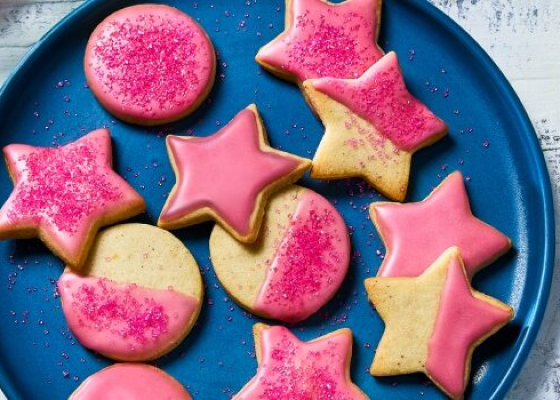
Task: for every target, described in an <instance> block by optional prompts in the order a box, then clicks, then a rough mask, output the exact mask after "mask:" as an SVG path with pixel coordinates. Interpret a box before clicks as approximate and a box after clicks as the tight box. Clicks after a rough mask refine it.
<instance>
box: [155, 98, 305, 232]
mask: <svg viewBox="0 0 560 400" xmlns="http://www.w3.org/2000/svg"><path fill="white" fill-rule="evenodd" d="M167 143H168V146H169V149H170V152H171V153H172V154H173V160H174V162H175V165H176V169H177V171H178V173H177V175H178V182H177V185H176V187H175V191H174V192H172V194H171V197H170V199H169V201H168V203H167V204H166V205H165V206H164V209H163V210H162V213H161V216H160V221H164V222H168V221H173V220H175V219H180V218H181V217H184V216H185V215H187V214H189V213H191V212H194V211H196V210H199V209H202V208H204V207H209V208H211V209H212V210H214V211H215V212H216V213H217V214H218V215H219V216H220V217H221V218H223V219H224V221H225V222H226V223H227V224H228V225H230V226H231V227H232V228H233V229H235V230H236V231H237V232H238V233H240V234H241V235H247V234H249V232H250V231H251V225H250V220H251V215H252V213H253V211H254V210H255V207H256V199H257V196H258V195H259V193H260V192H261V191H263V190H264V189H265V188H266V187H267V186H269V185H271V184H273V183H274V182H275V181H277V180H279V179H281V178H282V177H284V176H286V175H288V174H290V173H291V172H292V171H294V170H295V169H296V168H298V166H299V161H298V160H297V159H294V158H292V157H287V156H283V155H280V154H277V153H272V152H269V151H264V150H263V149H262V148H261V145H260V142H259V131H258V126H257V116H256V115H255V113H254V112H253V111H251V110H248V109H245V110H243V111H241V112H239V113H238V114H237V115H236V116H235V118H234V119H233V120H232V121H231V122H230V123H229V124H227V125H226V126H225V127H223V128H222V129H220V130H219V131H218V132H217V133H216V134H214V135H212V136H209V137H204V138H188V139H185V138H181V137H178V136H168V137H167Z"/></svg>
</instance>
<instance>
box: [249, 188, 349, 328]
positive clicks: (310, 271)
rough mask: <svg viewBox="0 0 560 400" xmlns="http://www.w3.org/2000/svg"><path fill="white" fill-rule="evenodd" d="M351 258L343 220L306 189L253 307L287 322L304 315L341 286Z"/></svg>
mask: <svg viewBox="0 0 560 400" xmlns="http://www.w3.org/2000/svg"><path fill="white" fill-rule="evenodd" d="M349 260H350V239H349V237H348V232H347V230H346V226H345V224H344V220H343V219H342V217H341V216H340V214H339V213H338V212H337V211H336V209H335V208H334V207H333V206H332V205H331V204H330V203H329V202H328V201H327V200H326V199H325V198H324V197H322V196H320V195H319V194H317V193H315V192H313V191H311V190H305V192H304V194H303V196H302V198H301V200H300V201H299V203H298V205H297V208H296V211H295V213H294V215H293V217H292V218H291V221H290V225H289V227H288V229H287V230H286V233H285V235H284V238H283V240H282V241H281V243H280V245H279V247H278V249H277V251H276V254H275V255H274V258H273V261H272V262H271V264H270V267H269V269H268V272H267V276H266V280H265V282H264V284H263V286H262V288H261V290H260V293H259V296H258V298H257V300H256V302H255V305H254V309H255V310H256V311H257V312H261V313H263V314H265V315H268V316H270V317H271V318H276V319H279V320H282V321H286V322H297V321H301V320H304V319H306V318H307V317H309V316H310V315H311V314H313V313H314V312H316V311H317V310H318V309H319V308H321V307H322V306H323V305H324V304H325V303H326V302H327V301H328V300H329V299H330V298H331V297H332V296H333V295H334V293H335V292H336V290H337V289H338V288H339V287H340V285H341V284H342V281H343V279H344V276H345V275H346V271H347V270H348V264H349Z"/></svg>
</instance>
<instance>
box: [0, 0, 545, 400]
mask: <svg viewBox="0 0 560 400" xmlns="http://www.w3.org/2000/svg"><path fill="white" fill-rule="evenodd" d="M383 1H394V0H383ZM104 2H105V3H106V0H86V1H85V2H84V3H83V4H82V5H80V6H78V7H77V8H76V9H74V10H73V11H71V12H70V13H69V14H68V15H66V16H65V17H64V18H62V19H61V20H60V21H59V22H58V23H56V24H55V25H54V26H53V27H52V28H51V29H50V30H49V31H48V32H46V33H45V34H44V35H43V36H42V37H41V38H40V39H39V40H37V42H36V43H35V44H34V45H33V46H32V47H31V48H30V49H29V50H28V52H27V53H26V54H25V55H24V56H23V57H22V58H21V60H20V61H19V62H18V63H17V64H16V66H15V67H14V69H13V70H12V72H11V73H10V74H9V75H8V77H7V78H6V80H5V81H4V84H3V85H2V86H1V87H0V108H1V107H2V106H3V103H4V100H3V99H4V98H5V97H7V95H6V93H8V92H9V90H10V87H11V86H13V85H15V84H17V83H18V81H19V79H20V75H23V74H24V73H25V71H26V68H25V67H26V64H28V63H29V64H33V61H34V59H36V58H38V57H39V56H40V55H41V52H40V51H39V50H40V48H41V47H42V45H43V43H45V42H47V41H50V40H51V39H54V38H56V37H57V36H58V35H59V34H60V32H61V31H63V30H64V29H66V25H67V24H69V23H71V22H73V21H74V20H75V19H77V20H80V19H83V18H87V16H88V13H89V12H90V11H91V10H94V9H96V8H97V7H98V6H101V5H102V4H103V3H104ZM152 2H154V3H161V2H162V1H160V0H155V1H152ZM163 2H165V1H163ZM126 5H127V4H126V2H125V4H123V7H125V6H126ZM406 6H407V7H412V8H415V9H416V10H417V11H418V12H420V13H423V14H425V15H427V17H428V18H431V19H433V20H434V21H436V22H437V23H438V25H439V26H440V27H441V28H443V29H446V30H447V31H448V32H449V33H450V35H451V36H452V37H453V38H455V39H456V40H458V41H459V42H461V43H462V45H463V47H465V48H466V49H468V51H469V52H470V53H471V54H472V55H473V59H474V60H475V62H476V63H478V64H479V65H480V66H481V67H483V69H484V70H485V71H486V72H487V73H489V74H490V75H491V77H492V79H493V81H494V82H495V84H496V88H497V90H498V91H499V92H502V93H504V95H505V96H504V100H505V101H506V103H507V104H509V105H510V106H511V109H512V111H513V113H514V114H515V115H516V117H517V122H518V123H519V126H520V131H522V132H529V133H530V135H527V136H525V144H526V145H527V150H528V153H529V155H530V156H531V159H532V162H533V165H534V169H535V171H534V172H535V175H536V178H537V179H536V183H537V184H538V187H539V189H540V191H539V193H542V197H540V196H539V197H540V199H541V202H542V205H543V217H544V220H543V235H544V238H545V241H544V246H543V266H544V268H543V274H542V275H541V279H540V280H539V281H538V283H539V287H538V290H537V293H536V298H535V302H534V305H533V306H532V307H531V308H530V310H529V311H528V313H527V318H526V319H525V321H526V326H527V328H526V329H525V330H522V331H521V332H520V339H519V340H520V345H519V348H518V351H517V352H516V353H515V355H514V357H513V360H512V362H511V364H510V366H509V367H508V368H507V369H506V371H505V374H504V375H503V377H502V379H501V380H500V382H499V383H498V384H497V386H495V389H494V391H493V393H492V394H491V397H490V399H491V400H496V399H501V398H503V397H505V395H506V394H507V393H508V392H509V390H510V389H511V388H512V387H513V383H514V381H515V379H516V378H517V376H518V375H519V373H520V372H521V370H522V369H523V366H524V364H525V363H526V361H527V360H528V358H529V353H530V351H531V349H532V347H533V345H534V344H535V342H536V338H537V334H538V332H539V330H540V328H541V325H542V322H543V318H544V314H545V312H546V308H547V303H548V299H549V295H550V288H551V285H552V275H553V271H554V257H555V236H556V235H555V221H554V220H555V216H554V203H553V195H552V185H551V183H550V175H549V173H548V168H547V166H546V162H545V158H544V153H543V151H542V149H541V147H540V145H539V143H538V139H537V134H536V131H535V128H534V126H533V124H532V122H531V120H530V118H529V115H528V114H527V111H526V109H525V107H524V106H523V103H522V102H521V100H520V99H519V96H518V95H517V93H516V92H515V90H514V89H513V87H512V86H511V84H510V83H509V81H508V79H507V78H506V76H505V75H504V73H503V72H502V71H501V70H500V68H499V67H498V66H497V65H496V63H495V62H494V61H493V60H492V58H491V57H490V56H489V55H488V53H486V51H485V50H484V49H483V48H482V47H481V45H480V44H479V43H478V42H477V41H476V40H475V39H474V38H473V37H472V36H470V34H469V33H468V32H467V31H465V30H464V29H463V28H462V27H461V26H460V25H459V24H458V23H457V22H455V21H454V20H453V19H452V18H451V17H449V16H448V15H446V14H445V13H444V12H443V11H441V10H440V9H438V8H437V7H436V6H434V5H433V4H431V3H430V2H429V1H428V0H425V1H415V2H406ZM0 389H1V391H2V392H3V393H4V394H5V395H6V396H7V397H8V398H17V397H16V395H17V391H16V389H15V387H14V386H13V385H12V383H11V381H10V380H9V379H7V374H6V371H5V367H4V366H3V365H2V364H1V363H0Z"/></svg>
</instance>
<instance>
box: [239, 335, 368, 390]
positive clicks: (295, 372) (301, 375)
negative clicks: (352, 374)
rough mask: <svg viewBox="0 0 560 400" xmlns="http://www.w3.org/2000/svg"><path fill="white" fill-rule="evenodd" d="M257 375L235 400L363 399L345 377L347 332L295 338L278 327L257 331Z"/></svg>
mask: <svg viewBox="0 0 560 400" xmlns="http://www.w3.org/2000/svg"><path fill="white" fill-rule="evenodd" d="M260 346H261V352H262V361H261V362H260V365H259V368H258V370H257V375H256V376H255V377H254V378H253V379H252V380H251V381H250V382H249V383H248V384H247V385H246V386H245V387H244V388H243V389H242V390H241V391H240V392H239V393H238V394H237V395H236V396H235V397H234V399H235V400H278V399H290V400H329V399H336V400H350V399H360V400H364V399H366V398H367V397H366V396H365V395H364V394H363V393H361V392H360V391H359V390H358V389H357V388H356V387H355V386H354V385H353V384H352V383H351V382H350V381H349V379H348V378H347V377H346V376H347V375H346V374H347V370H348V366H347V363H348V360H349V358H350V356H351V351H352V335H351V334H350V331H345V333H339V334H336V333H335V334H333V335H330V336H329V337H327V338H319V339H317V340H314V341H312V342H309V343H304V342H301V341H299V340H298V339H297V338H296V337H295V336H294V335H292V334H291V333H290V331H289V330H288V329H286V328H284V327H281V326H275V327H269V328H265V329H263V330H262V331H261V336H260Z"/></svg>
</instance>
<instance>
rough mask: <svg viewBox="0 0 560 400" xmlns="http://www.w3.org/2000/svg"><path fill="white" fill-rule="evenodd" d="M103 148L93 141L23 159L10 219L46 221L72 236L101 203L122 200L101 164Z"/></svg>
mask: <svg viewBox="0 0 560 400" xmlns="http://www.w3.org/2000/svg"><path fill="white" fill-rule="evenodd" d="M100 149H101V145H100V143H99V142H98V141H97V140H96V139H95V138H91V139H86V140H82V141H80V142H79V143H71V144H69V145H66V146H64V147H60V148H58V149H47V148H44V149H38V150H37V151H35V152H32V153H29V154H26V155H24V156H21V157H20V158H19V159H18V163H22V164H23V166H22V167H21V168H20V170H21V171H23V178H22V179H21V181H20V182H19V183H18V190H17V192H16V197H15V199H14V201H13V203H12V207H11V208H10V209H9V210H8V212H7V216H8V219H9V220H10V221H11V222H16V221H19V220H22V219H31V220H33V222H35V223H40V222H47V223H49V224H52V225H54V226H55V227H56V228H57V229H58V230H59V231H63V232H67V233H70V234H73V233H76V227H77V226H80V223H81V221H82V220H83V219H84V218H86V217H88V216H89V215H91V214H92V213H93V212H95V211H96V210H98V209H99V206H100V205H101V204H105V203H108V202H113V201H117V200H119V199H121V198H122V196H123V194H122V192H121V190H120V188H119V187H118V186H115V185H113V184H111V182H110V181H109V179H108V177H107V174H106V172H105V171H104V169H103V168H102V166H101V165H99V162H98V160H97V158H98V154H99V151H100Z"/></svg>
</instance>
